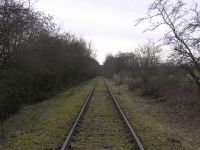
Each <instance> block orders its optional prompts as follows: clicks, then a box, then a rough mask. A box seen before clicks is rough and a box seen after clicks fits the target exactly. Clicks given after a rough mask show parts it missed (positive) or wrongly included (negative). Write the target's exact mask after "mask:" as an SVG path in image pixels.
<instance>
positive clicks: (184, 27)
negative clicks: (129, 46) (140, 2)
mask: <svg viewBox="0 0 200 150" xmlns="http://www.w3.org/2000/svg"><path fill="white" fill-rule="evenodd" d="M145 21H146V22H147V23H148V24H149V27H148V28H147V29H145V32H147V31H150V32H152V31H154V30H156V29H158V28H159V27H160V26H165V27H167V29H166V33H165V34H163V37H162V39H161V41H162V44H161V45H158V44H156V43H155V42H153V41H148V42H146V43H144V44H142V45H140V46H138V48H136V49H135V50H134V51H133V52H131V53H119V54H117V55H114V56H113V55H108V56H107V58H106V60H105V62H104V65H103V73H104V75H105V76H107V77H109V78H117V80H118V82H119V83H120V82H124V81H127V80H128V81H129V82H128V83H129V88H131V89H138V88H139V89H141V93H142V94H143V95H150V96H152V97H156V98H159V97H162V96H163V95H165V94H166V93H167V91H169V90H170V91H171V93H170V92H168V93H167V94H168V95H170V94H171V95H173V96H174V97H175V94H177V93H178V92H180V91H181V92H180V93H179V96H177V97H179V98H177V99H183V98H180V97H184V96H182V95H184V94H185V93H187V94H188V95H190V96H188V95H185V99H188V100H190V101H192V100H191V99H196V100H197V99H199V96H198V95H199V92H200V37H199V35H200V10H199V8H198V4H197V3H196V4H194V5H193V6H192V7H191V8H190V7H189V6H188V5H187V4H186V3H184V2H183V1H181V0H178V1H176V2H175V1H170V0H155V1H154V2H153V3H152V4H151V5H150V6H149V8H148V11H147V16H146V17H143V18H139V19H138V20H137V23H136V25H140V24H141V23H143V22H145ZM162 45H167V46H168V48H169V49H170V51H171V53H170V56H169V57H168V59H167V60H166V61H163V60H162V58H161V54H160V52H161V51H162ZM180 89H181V90H180ZM169 93H170V94H169ZM172 93H173V94H172ZM194 95H195V96H196V97H195V96H194ZM192 96H193V97H192ZM191 97H192V98H191ZM194 97H195V98H194ZM198 101H199V100H198Z"/></svg>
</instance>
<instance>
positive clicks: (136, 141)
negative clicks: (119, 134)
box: [105, 82, 145, 150]
mask: <svg viewBox="0 0 200 150" xmlns="http://www.w3.org/2000/svg"><path fill="white" fill-rule="evenodd" d="M105 85H106V88H107V90H108V93H109V95H110V96H111V98H112V100H113V102H114V104H115V105H116V107H117V110H118V112H119V113H120V116H121V118H122V120H123V121H124V122H125V125H126V126H127V128H128V130H129V131H130V134H131V136H132V140H133V142H135V143H136V144H137V147H136V148H137V150H145V149H144V147H143V145H142V143H141V142H140V139H139V138H138V136H137V134H136V132H135V131H134V130H133V128H132V125H131V124H130V122H129V121H128V119H127V117H126V115H125V114H124V112H123V110H122V108H121V107H120V105H119V103H118V102H117V100H116V98H115V97H114V95H113V94H112V92H111V90H110V88H109V87H108V85H107V83H106V82H105Z"/></svg>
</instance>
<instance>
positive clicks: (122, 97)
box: [107, 81, 198, 150]
mask: <svg viewBox="0 0 200 150" xmlns="http://www.w3.org/2000/svg"><path fill="white" fill-rule="evenodd" d="M107 82H109V81H107ZM109 86H110V87H111V89H112V91H113V93H114V95H115V97H116V98H117V100H118V102H119V104H120V105H121V107H122V109H123V110H124V112H125V114H126V115H127V117H128V119H129V121H130V122H131V124H132V126H133V128H134V130H135V131H136V132H137V134H138V136H139V137H140V138H141V140H142V143H143V144H144V147H145V149H148V150H196V149H198V146H197V145H195V144H193V143H191V141H189V140H188V139H187V137H185V136H184V135H182V134H179V133H180V132H179V130H178V129H177V130H174V129H172V128H170V127H168V126H167V125H165V124H164V123H162V121H161V120H160V119H159V117H160V115H159V114H160V113H161V112H163V111H166V110H165V107H162V106H159V105H157V106H156V105H155V106H154V105H153V106H152V107H151V108H149V107H148V105H146V104H144V101H141V97H139V96H137V95H135V94H134V93H133V92H130V91H128V90H126V89H124V88H121V87H116V86H114V85H113V84H112V83H111V82H109ZM158 116H159V117H158ZM182 132H184V134H186V133H188V132H189V130H188V129H182Z"/></svg>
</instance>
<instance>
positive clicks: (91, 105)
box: [61, 80, 144, 150]
mask: <svg viewBox="0 0 200 150" xmlns="http://www.w3.org/2000/svg"><path fill="white" fill-rule="evenodd" d="M67 149H72V150H85V149H87V150H88V149H89V150H92V149H95V150H100V149H101V150H102V149H104V150H105V149H117V150H120V149H121V150H124V149H126V150H128V149H133V150H144V148H143V146H142V144H141V143H140V141H139V139H138V138H137V136H136V134H135V132H134V131H133V129H132V127H131V125H130V123H129V122H128V120H127V119H126V117H125V115H124V113H123V112H122V109H121V108H120V106H119V104H118V103H117V101H116V99H115V98H114V96H113V94H112V92H111V91H110V89H109V88H108V86H107V85H106V84H105V83H104V82H103V80H99V82H98V83H97V85H96V86H95V87H94V89H93V90H92V92H91V93H90V94H89V96H88V97H87V99H86V102H85V104H84V105H83V107H82V109H81V111H80V113H79V115H78V116H77V119H76V121H75V122H74V125H73V126H72V128H71V130H70V132H69V133H68V136H67V138H66V140H65V142H64V144H63V146H62V148H61V150H67Z"/></svg>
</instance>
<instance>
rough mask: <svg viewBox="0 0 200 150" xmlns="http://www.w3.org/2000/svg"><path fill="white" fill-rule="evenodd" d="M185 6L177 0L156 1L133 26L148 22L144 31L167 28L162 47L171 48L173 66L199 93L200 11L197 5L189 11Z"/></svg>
mask: <svg viewBox="0 0 200 150" xmlns="http://www.w3.org/2000/svg"><path fill="white" fill-rule="evenodd" d="M186 6H187V5H186V4H185V3H183V2H182V1H181V0H178V1H177V2H176V3H172V2H170V0H156V1H154V2H153V3H152V4H151V5H150V7H149V8H148V13H147V17H144V18H139V19H138V20H137V25H138V24H139V23H141V22H143V21H145V20H148V21H149V22H150V28H148V29H146V30H145V31H147V30H150V31H154V30H156V29H157V28H159V27H160V26H163V25H165V26H167V27H168V29H169V31H168V32H167V33H166V34H165V35H164V37H163V40H164V43H165V44H167V45H170V46H171V47H172V49H173V56H174V58H175V60H176V62H177V64H179V65H180V66H181V67H182V68H183V69H185V70H186V71H187V72H188V73H189V74H190V75H191V76H192V77H193V79H194V81H195V83H196V85H197V87H198V89H199V91H200V64H199V61H200V11H199V10H198V5H197V4H196V5H195V6H194V8H193V9H189V8H187V7H186Z"/></svg>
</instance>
